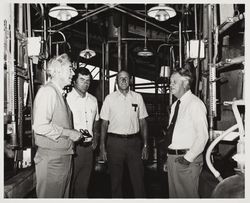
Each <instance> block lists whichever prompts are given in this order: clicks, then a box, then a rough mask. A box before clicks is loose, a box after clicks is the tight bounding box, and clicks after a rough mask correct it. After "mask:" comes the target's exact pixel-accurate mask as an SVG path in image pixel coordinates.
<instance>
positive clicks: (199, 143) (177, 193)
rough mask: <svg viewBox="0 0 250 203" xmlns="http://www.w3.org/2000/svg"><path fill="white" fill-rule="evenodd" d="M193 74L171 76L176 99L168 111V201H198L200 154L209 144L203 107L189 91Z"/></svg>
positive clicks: (177, 72)
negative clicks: (194, 199) (190, 199)
mask: <svg viewBox="0 0 250 203" xmlns="http://www.w3.org/2000/svg"><path fill="white" fill-rule="evenodd" d="M191 82H192V74H191V72H190V71H189V70H188V69H186V68H183V69H180V70H178V71H176V72H174V73H173V74H172V75H171V78H170V90H171V92H172V94H173V95H174V96H175V97H176V98H177V100H176V101H175V102H174V103H173V105H172V107H171V114H170V120H169V121H170V122H169V126H168V129H167V135H168V139H169V143H170V145H168V150H167V157H168V158H167V167H168V184H169V197H170V198H197V197H199V195H198V183H199V176H200V173H201V170H202V165H203V156H202V152H203V150H204V148H205V145H206V143H207V140H208V129H207V127H208V126H207V117H206V107H205V105H204V103H203V102H202V101H201V100H200V99H199V98H198V97H197V96H195V95H194V94H192V92H191V90H190V86H191Z"/></svg>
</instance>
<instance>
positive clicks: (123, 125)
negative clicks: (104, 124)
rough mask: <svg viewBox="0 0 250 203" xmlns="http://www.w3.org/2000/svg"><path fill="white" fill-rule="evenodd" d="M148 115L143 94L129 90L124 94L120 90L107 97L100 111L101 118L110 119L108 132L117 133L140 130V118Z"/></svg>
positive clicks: (132, 132) (129, 132) (131, 132)
mask: <svg viewBox="0 0 250 203" xmlns="http://www.w3.org/2000/svg"><path fill="white" fill-rule="evenodd" d="M147 116H148V113H147V110H146V107H145V103H144V101H143V98H142V96H141V94H139V93H136V92H134V91H129V92H128V93H127V95H126V96H124V95H123V94H122V93H121V92H120V91H119V90H117V91H115V92H113V93H111V94H109V95H108V96H107V97H106V98H105V100H104V102H103V106H102V109H101V113H100V117H101V119H103V120H106V121H109V126H108V132H109V133H117V134H134V133H137V132H139V129H140V128H139V119H144V118H146V117H147Z"/></svg>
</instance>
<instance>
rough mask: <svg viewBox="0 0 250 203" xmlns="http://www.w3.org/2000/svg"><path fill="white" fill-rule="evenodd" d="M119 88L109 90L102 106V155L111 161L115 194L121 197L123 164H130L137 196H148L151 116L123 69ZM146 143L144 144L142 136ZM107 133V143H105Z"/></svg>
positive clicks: (118, 81)
mask: <svg viewBox="0 0 250 203" xmlns="http://www.w3.org/2000/svg"><path fill="white" fill-rule="evenodd" d="M116 81H117V84H118V90H117V91H115V92H112V93H111V94H109V95H108V96H107V97H106V98H105V100H104V102H103V106H102V109H101V113H100V117H101V119H102V125H101V139H100V156H101V158H102V159H103V160H104V161H107V162H108V167H109V170H110V175H111V192H112V197H114V198H122V197H123V195H122V177H123V168H124V164H127V165H128V169H129V175H130V180H131V183H132V186H133V191H134V196H135V197H139V198H142V197H145V191H144V181H143V178H144V168H143V162H142V159H143V160H144V159H148V148H147V123H146V120H145V118H146V117H147V116H148V113H147V110H146V107H145V104H144V101H143V98H142V96H141V95H140V94H139V93H136V92H134V91H130V90H129V74H128V72H126V71H120V72H119V73H118V74H117V78H116ZM140 135H142V140H143V146H142V147H141V139H140V138H141V137H140ZM106 137H107V145H106Z"/></svg>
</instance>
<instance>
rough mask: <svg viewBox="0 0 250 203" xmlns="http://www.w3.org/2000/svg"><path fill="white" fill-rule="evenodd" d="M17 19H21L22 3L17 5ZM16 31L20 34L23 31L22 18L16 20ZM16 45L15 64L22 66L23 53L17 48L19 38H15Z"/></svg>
mask: <svg viewBox="0 0 250 203" xmlns="http://www.w3.org/2000/svg"><path fill="white" fill-rule="evenodd" d="M18 19H23V4H19V5H18ZM18 31H19V32H20V33H21V34H22V33H23V21H22V20H18ZM17 47H18V49H17V65H18V66H22V64H23V60H22V57H23V53H22V49H19V47H21V43H20V41H19V40H17ZM20 52H21V53H20Z"/></svg>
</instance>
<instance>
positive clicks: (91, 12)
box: [48, 5, 109, 29]
mask: <svg viewBox="0 0 250 203" xmlns="http://www.w3.org/2000/svg"><path fill="white" fill-rule="evenodd" d="M103 9H105V10H107V9H109V7H108V6H106V5H104V6H101V7H99V8H97V9H95V10H92V11H89V13H88V14H87V16H89V15H91V16H92V14H93V13H94V15H96V14H97V13H95V12H98V13H100V12H99V11H101V12H102V11H105V10H103ZM82 16H83V17H85V16H86V13H84V14H83V15H82ZM87 18H88V17H87ZM85 19H86V18H81V19H79V20H77V21H74V22H73V23H69V24H68V25H66V26H72V25H75V24H77V23H79V22H81V21H83V20H85ZM63 24H65V23H58V24H56V25H52V26H51V27H49V28H48V29H55V28H56V27H58V26H61V25H63ZM66 28H67V27H66ZM63 29H64V28H63Z"/></svg>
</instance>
